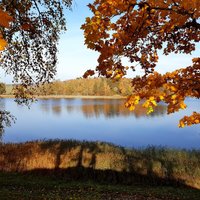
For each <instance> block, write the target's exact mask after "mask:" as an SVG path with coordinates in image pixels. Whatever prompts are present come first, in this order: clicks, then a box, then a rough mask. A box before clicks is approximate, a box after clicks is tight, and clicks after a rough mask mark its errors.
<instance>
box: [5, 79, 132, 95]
mask: <svg viewBox="0 0 200 200" xmlns="http://www.w3.org/2000/svg"><path fill="white" fill-rule="evenodd" d="M32 90H33V94H34V95H37V96H45V95H75V96H113V95H120V96H128V95H131V94H132V90H133V88H132V86H131V79H127V78H122V79H120V80H119V81H113V80H111V79H106V78H90V79H83V78H78V79H72V80H66V81H59V80H57V81H54V82H52V83H46V84H42V85H40V86H39V87H36V88H33V89H32ZM6 94H11V95H12V94H14V87H13V90H12V89H11V85H6Z"/></svg>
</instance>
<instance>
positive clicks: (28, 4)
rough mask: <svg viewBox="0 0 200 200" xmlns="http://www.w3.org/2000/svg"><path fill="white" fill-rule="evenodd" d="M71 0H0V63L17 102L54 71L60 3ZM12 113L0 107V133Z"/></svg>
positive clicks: (60, 27)
mask: <svg viewBox="0 0 200 200" xmlns="http://www.w3.org/2000/svg"><path fill="white" fill-rule="evenodd" d="M71 2H72V1H71V0H1V1H0V51H1V52H0V65H1V66H0V67H1V68H3V69H4V70H5V72H6V73H7V74H11V75H12V76H13V83H15V96H16V100H17V102H18V103H23V102H27V98H28V97H32V90H31V89H30V88H31V86H33V85H34V86H35V85H38V84H40V83H45V82H49V81H50V80H52V79H53V77H54V75H55V73H56V63H57V44H58V39H59V34H60V33H61V32H62V31H65V30H66V23H65V17H64V7H67V8H70V6H71ZM12 119H14V117H13V116H12V115H11V114H10V113H9V112H8V111H3V110H0V133H1V132H2V131H3V128H4V127H5V126H8V125H10V122H11V120H12Z"/></svg>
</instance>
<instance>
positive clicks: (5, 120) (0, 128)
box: [0, 99, 16, 140]
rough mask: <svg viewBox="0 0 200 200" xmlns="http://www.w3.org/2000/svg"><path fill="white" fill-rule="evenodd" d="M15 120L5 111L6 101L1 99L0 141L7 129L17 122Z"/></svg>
mask: <svg viewBox="0 0 200 200" xmlns="http://www.w3.org/2000/svg"><path fill="white" fill-rule="evenodd" d="M15 120H16V119H15V117H14V116H13V115H11V114H10V112H9V111H6V110H5V99H0V140H1V139H2V135H3V133H4V130H5V127H8V126H11V123H12V122H15Z"/></svg>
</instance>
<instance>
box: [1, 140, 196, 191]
mask: <svg viewBox="0 0 200 200" xmlns="http://www.w3.org/2000/svg"><path fill="white" fill-rule="evenodd" d="M0 171H2V172H27V171H35V172H37V173H43V174H44V173H47V174H48V173H52V171H53V172H56V173H57V174H59V175H61V176H60V177H63V178H65V179H68V180H70V179H71V180H79V179H83V180H84V179H86V180H88V179H93V180H97V181H100V182H109V183H124V184H133V183H142V182H145V183H147V182H149V183H150V184H163V185H173V184H175V185H185V186H190V187H193V188H198V189H200V150H178V149H170V148H162V147H147V148H144V149H126V148H123V147H118V146H115V145H112V144H109V143H103V142H86V141H83V142H79V141H74V140H66V141H62V140H52V141H33V142H26V143H20V144H19V143H18V144H0Z"/></svg>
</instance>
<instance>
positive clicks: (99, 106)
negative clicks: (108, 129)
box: [40, 99, 166, 118]
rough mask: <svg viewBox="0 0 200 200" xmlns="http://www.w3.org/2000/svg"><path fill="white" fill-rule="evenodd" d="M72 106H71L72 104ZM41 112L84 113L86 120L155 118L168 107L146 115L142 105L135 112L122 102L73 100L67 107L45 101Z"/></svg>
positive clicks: (161, 106)
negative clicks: (102, 117) (133, 117)
mask: <svg viewBox="0 0 200 200" xmlns="http://www.w3.org/2000/svg"><path fill="white" fill-rule="evenodd" d="M70 102H71V103H72V104H71V103H70ZM40 107H41V110H42V111H44V112H47V113H50V112H53V113H54V114H56V115H59V114H61V112H62V110H63V109H66V110H67V112H68V113H72V112H74V113H76V112H78V113H80V112H81V113H82V114H83V115H84V116H85V117H86V118H93V117H96V118H99V117H100V116H104V117H106V118H113V117H117V116H123V117H129V116H131V115H134V116H135V117H136V118H139V117H155V116H162V115H165V114H166V106H165V105H158V106H157V107H156V108H155V112H153V113H151V114H150V115H147V114H146V109H145V108H144V107H142V105H138V106H136V108H135V110H134V111H129V110H128V109H127V108H126V107H125V106H124V102H123V101H122V100H108V99H107V100H101V101H99V100H95V99H92V100H85V99H82V100H81V104H80V105H77V104H73V100H71V101H68V102H67V104H66V105H63V104H61V102H60V100H53V101H52V102H51V104H49V103H48V104H46V102H45V101H44V102H43V103H41V104H40Z"/></svg>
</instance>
